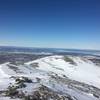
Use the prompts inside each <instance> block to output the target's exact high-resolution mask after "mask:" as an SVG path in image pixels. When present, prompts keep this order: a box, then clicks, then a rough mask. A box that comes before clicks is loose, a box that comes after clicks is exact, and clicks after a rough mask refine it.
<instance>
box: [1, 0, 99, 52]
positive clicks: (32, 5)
mask: <svg viewBox="0 0 100 100" xmlns="http://www.w3.org/2000/svg"><path fill="white" fill-rule="evenodd" d="M0 45H1V46H23V47H48V48H75V49H98V50H100V0H0Z"/></svg>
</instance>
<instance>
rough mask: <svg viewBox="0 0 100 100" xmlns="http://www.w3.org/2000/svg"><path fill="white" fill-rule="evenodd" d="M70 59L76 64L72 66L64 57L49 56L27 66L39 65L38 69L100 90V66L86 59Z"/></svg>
mask: <svg viewBox="0 0 100 100" xmlns="http://www.w3.org/2000/svg"><path fill="white" fill-rule="evenodd" d="M69 58H70V59H72V60H73V62H75V64H71V63H70V61H69V62H67V61H65V60H64V57H63V56H49V57H45V58H42V59H39V60H36V61H32V62H28V63H26V64H27V65H30V64H33V63H38V69H41V70H44V71H47V72H48V71H51V72H54V73H57V74H59V75H66V76H67V77H69V78H71V79H73V80H77V81H80V82H84V83H87V84H90V85H94V86H95V87H98V88H100V67H99V66H96V65H95V64H94V63H92V62H91V61H89V60H88V59H86V58H82V57H71V56H70V57H69Z"/></svg>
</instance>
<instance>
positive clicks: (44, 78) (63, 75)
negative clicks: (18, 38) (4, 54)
mask: <svg viewBox="0 0 100 100" xmlns="http://www.w3.org/2000/svg"><path fill="white" fill-rule="evenodd" d="M11 98H13V99H16V100H23V99H24V100H100V67H99V66H97V65H95V64H94V63H93V62H91V61H90V60H88V57H81V56H80V57H79V56H58V55H54V56H48V57H44V58H40V59H37V60H34V61H30V62H27V63H25V64H24V65H19V66H17V65H13V64H11V63H10V62H8V63H5V64H2V65H0V100H11ZM40 98H42V99H40Z"/></svg>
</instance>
